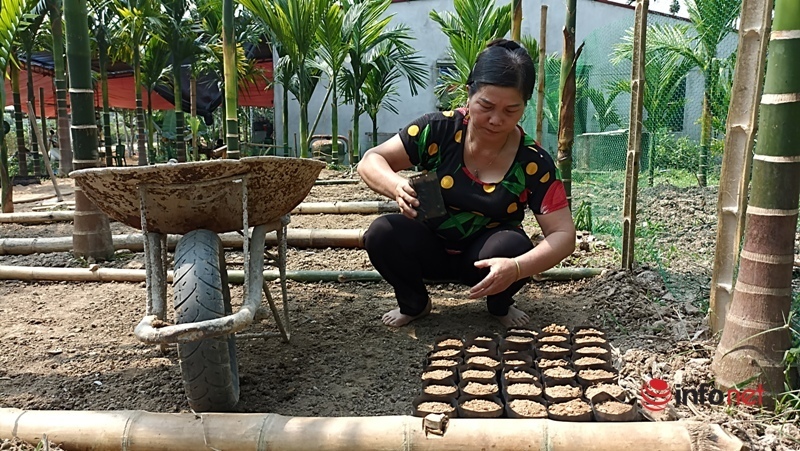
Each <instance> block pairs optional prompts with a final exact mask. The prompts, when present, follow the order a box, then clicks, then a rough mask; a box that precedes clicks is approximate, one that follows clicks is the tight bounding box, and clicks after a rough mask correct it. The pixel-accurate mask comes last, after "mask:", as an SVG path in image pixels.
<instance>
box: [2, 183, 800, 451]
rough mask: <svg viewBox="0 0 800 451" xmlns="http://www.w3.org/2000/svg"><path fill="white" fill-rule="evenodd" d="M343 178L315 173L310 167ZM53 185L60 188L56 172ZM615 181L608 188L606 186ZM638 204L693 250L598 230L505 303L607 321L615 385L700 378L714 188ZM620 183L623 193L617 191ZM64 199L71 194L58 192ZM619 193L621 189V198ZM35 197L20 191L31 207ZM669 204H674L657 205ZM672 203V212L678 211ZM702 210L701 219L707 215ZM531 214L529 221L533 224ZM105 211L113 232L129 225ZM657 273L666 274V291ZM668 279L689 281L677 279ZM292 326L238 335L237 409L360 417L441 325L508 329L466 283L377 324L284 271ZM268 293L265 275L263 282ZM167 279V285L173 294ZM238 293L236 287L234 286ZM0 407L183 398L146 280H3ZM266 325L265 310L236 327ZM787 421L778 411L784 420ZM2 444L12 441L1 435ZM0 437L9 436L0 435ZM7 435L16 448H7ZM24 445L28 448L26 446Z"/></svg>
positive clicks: (307, 265) (388, 410)
mask: <svg viewBox="0 0 800 451" xmlns="http://www.w3.org/2000/svg"><path fill="white" fill-rule="evenodd" d="M343 177H350V178H355V177H357V176H355V175H353V174H348V173H342V172H334V171H327V170H326V171H324V172H323V174H322V178H343ZM62 183H64V184H65V185H66V186H63V185H62V190H63V191H64V192H66V193H71V191H72V189H71V187H70V186H69V185H70V181H69V180H62ZM46 193H52V187H51V186H49V185H46V184H42V185H40V186H28V187H15V200H25V199H32V198H35V197H36V196H37V195H39V194H46ZM617 195H619V194H617ZM642 195H643V196H645V198H640V201H639V202H640V205H641V206H642V208H643V209H645V210H646V211H648V212H651V213H653V214H659V212H664V215H663V217H662V219H661V220H662V222H663V223H665V224H666V227H665V230H664V233H665V234H667V235H666V236H660V237H659V240H664V241H665V242H669V241H670V240H672V242H673V243H675V245H677V246H681V248H684V246H685V249H692V252H691V253H686V256H685V259H686V260H685V261H683V260H681V258H684V257H683V256H682V255H676V256H674V258H673V259H672V260H671V262H672V263H671V267H668V268H662V269H664V271H656V270H654V269H652V268H648V267H646V266H642V267H639V268H637V269H636V270H634V271H632V272H625V271H619V270H616V269H614V268H615V267H616V266H617V265H618V264H619V263H618V262H619V256H618V255H617V254H616V252H615V251H614V250H612V249H611V248H610V247H609V246H607V245H605V244H604V243H602V242H601V241H599V240H593V241H591V242H588V241H587V245H586V246H582V249H579V250H576V252H575V253H574V254H573V255H572V256H571V257H570V258H568V259H567V260H566V261H565V262H564V266H594V267H597V266H599V267H605V268H608V269H609V270H608V271H607V272H605V273H604V274H603V275H602V276H599V277H596V278H591V279H584V280H579V281H574V282H531V283H529V284H528V285H527V286H526V287H525V288H524V289H523V290H522V291H521V292H520V293H519V295H518V297H517V305H518V306H519V307H520V308H521V309H522V310H525V311H526V312H528V313H529V314H530V315H531V318H532V320H531V326H532V327H536V328H542V327H545V326H548V325H550V324H563V325H566V326H567V327H569V328H573V327H576V326H581V325H591V326H594V327H598V328H603V329H604V330H605V331H606V332H607V337H606V338H607V339H608V340H609V343H610V344H612V345H613V346H615V347H616V349H615V352H614V353H613V354H614V358H615V361H616V362H617V364H618V367H619V369H620V384H621V385H623V386H626V387H628V388H630V389H631V390H633V391H635V390H637V388H638V387H640V386H641V384H642V381H643V379H644V378H650V377H661V378H664V379H666V380H668V381H671V380H672V379H673V377H674V376H675V374H676V372H678V371H680V372H681V375H682V378H683V383H684V384H692V383H700V382H706V381H709V380H711V375H710V369H709V368H710V358H711V357H712V356H713V350H714V348H713V341H711V340H709V338H708V337H707V330H706V322H705V320H704V312H702V311H701V308H698V307H700V306H699V305H698V302H697V301H698V299H700V300H702V299H703V295H705V298H706V299H707V292H708V279H709V277H710V269H709V268H710V262H711V260H712V256H713V240H714V227H715V224H710V223H709V221H710V220H712V219H713V218H714V217H715V204H716V197H717V194H716V189H715V188H708V189H700V188H694V189H689V190H680V189H677V188H674V187H671V186H661V187H656V188H653V189H652V190H650V191H647V190H644V191H643V194H642ZM619 196H621V195H619ZM66 200H72V196H71V195H70V194H67V196H66ZM357 200H358V201H365V200H385V199H383V198H382V197H381V196H379V195H377V194H375V193H373V192H372V191H370V190H369V189H368V188H367V187H366V186H365V185H364V184H363V183H358V184H355V185H320V186H315V187H314V188H313V189H312V191H311V194H310V195H309V196H308V198H307V199H306V201H357ZM620 202H621V197H620ZM42 204H43V202H42V201H38V202H30V203H20V204H18V205H16V211H30V210H31V209H32V208H33V207H34V206H40V205H42ZM666 212H671V213H670V214H667V213H666ZM675 212H679V213H680V214H676V213H675ZM376 216H377V215H294V216H293V217H292V223H291V224H290V227H296V228H321V229H324V228H366V227H367V226H368V225H369V224H370V222H371V221H372V220H373V219H374V218H375V217H376ZM709 218H711V219H709ZM533 223H534V221H533V219H532V218H530V219H527V220H526V223H525V227H526V230H527V231H528V232H529V233H530V234H531V235H532V236H535V235H536V234H537V232H538V231H537V230H536V228H535V227H534V226H533ZM135 232H137V231H136V230H133V229H130V228H128V227H126V226H124V225H122V224H118V223H112V233H115V234H119V233H135ZM71 233H72V225H71V223H53V224H46V225H14V224H0V238H20V237H57V236H70V235H71ZM226 260H227V261H228V266H229V269H230V268H233V269H241V266H242V262H243V258H242V255H241V252H228V253H227V254H226ZM89 263H91V262H86V261H84V260H82V259H78V258H75V257H73V256H72V255H71V254H69V253H52V254H34V255H0V265H20V266H46V267H86V266H88V264H89ZM99 264H100V265H101V266H102V267H115V268H137V269H141V268H143V267H144V257H143V254H141V253H131V252H127V251H120V252H118V253H117V255H116V258H115V260H114V261H111V262H99ZM288 269H290V270H310V269H316V270H372V269H373V268H372V266H371V264H370V262H369V259H368V257H367V255H366V252H365V251H364V250H362V249H331V248H328V249H290V250H289V256H288ZM662 275H666V277H668V278H669V279H670V280H669V283H670V284H672V285H674V286H683V287H686V290H677V291H676V290H668V289H667V287H666V285H665V280H664V277H662ZM681 281H687V282H686V283H685V284H681ZM288 285H289V287H288V289H289V295H290V298H291V307H290V310H291V317H292V327H293V329H294V334H293V336H292V340H291V343H282V342H280V341H279V340H278V339H266V340H265V339H254V340H238V341H237V350H238V351H237V358H238V362H239V372H240V379H241V399H240V401H239V404H238V406H237V407H236V410H237V411H238V412H273V413H278V414H281V415H290V416H366V415H399V414H411V413H412V405H411V402H412V399H413V398H414V397H415V396H416V395H418V394H419V393H420V382H421V381H420V375H421V372H422V369H423V364H424V357H425V355H426V353H427V352H429V351H431V350H432V349H433V344H434V340H435V339H436V338H437V337H441V336H450V337H466V336H469V335H473V336H474V335H475V334H500V335H502V334H503V333H505V330H504V329H503V328H502V327H501V326H500V325H499V324H498V323H497V322H495V321H494V320H493V319H492V318H491V317H490V315H489V314H488V313H487V312H486V308H485V305H484V303H483V302H482V301H473V300H469V299H467V292H468V287H465V286H457V285H451V284H440V285H431V286H430V287H429V288H430V293H431V298H432V301H433V311H432V313H431V315H429V316H428V317H426V318H423V319H420V320H418V321H415V322H414V323H412V324H411V325H409V326H406V327H403V328H399V329H392V328H388V327H386V326H384V325H383V324H382V323H381V321H380V318H381V315H382V314H383V313H384V312H386V311H387V310H390V309H392V308H394V307H395V305H396V304H395V301H394V298H393V293H392V290H391V287H390V286H389V285H388V284H386V283H384V282H380V283H366V282H348V283H332V282H331V283H300V282H292V281H290V282H289V284H288ZM272 288H273V290H274V291H273V292H278V284H277V283H273V285H272ZM171 296H172V292H171V289H170V290H169V293H168V298H169V299H170V300H169V301H168V303H169V304H170V305H171ZM232 297H233V299H234V302H235V303H236V305H235V306H234V308H236V307H237V306H238V304H239V303H240V302H241V299H242V290H241V287H240V286H233V287H232ZM0 299H2V302H0V347H2V349H3V352H2V353H0V407H15V408H21V409H58V410H71V409H79V410H111V409H126V410H130V409H143V410H148V411H153V412H185V411H188V405H187V403H186V400H185V397H184V393H183V387H182V384H181V377H180V369H179V362H178V359H177V356H176V352H175V350H174V348H171V349H168V350H167V352H166V353H162V352H161V351H160V350H159V349H157V348H156V347H154V346H148V345H145V344H142V343H140V342H139V341H137V339H136V338H135V337H134V335H133V328H134V326H135V325H136V324H137V323H138V321H139V320H140V319H141V317H142V315H143V314H144V307H145V288H144V284H143V283H67V282H24V281H0ZM266 330H275V324H274V321H272V320H271V319H269V318H268V319H266V320H264V321H263V322H262V323H260V324H256V325H253V326H252V327H251V328H250V329H248V330H247V332H258V331H266ZM673 414H674V416H676V417H679V418H693V419H699V420H702V421H709V422H716V423H720V424H723V427H724V428H725V429H726V430H728V431H730V432H731V433H733V434H735V435H737V436H738V437H740V438H741V439H742V440H745V441H746V442H748V444H749V446H750V447H751V449H754V450H767V449H771V450H788V449H797V447H798V442H797V440H800V432H798V428H797V427H796V425H793V424H789V423H786V422H785V421H781V420H780V419H779V420H776V421H773V424H770V422H769V421H766V420H764V421H752V420H753V418H755V417H754V416H753V412H748V411H745V410H742V409H740V410H734V411H733V412H727V411H726V409H725V408H724V407H709V406H696V407H693V408H692V409H689V408H686V407H685V406H681V407H679V408H678V409H677V410H675V412H674V413H673ZM784 423H785V424H784ZM8 443H9V445H8V446H9V447H8V448H4V449H25V448H24V446H25V445H22V444H19V443H16V442H14V443H12V442H8ZM4 446H6V443H5V442H4ZM15 446H16V448H15ZM30 449H32V448H30Z"/></svg>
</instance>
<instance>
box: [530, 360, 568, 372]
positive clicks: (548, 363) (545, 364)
mask: <svg viewBox="0 0 800 451" xmlns="http://www.w3.org/2000/svg"><path fill="white" fill-rule="evenodd" d="M536 364H537V365H539V370H541V371H544V370H545V369H547V368H553V367H556V366H569V362H568V361H567V360H566V359H539V361H538V362H537V363H536Z"/></svg>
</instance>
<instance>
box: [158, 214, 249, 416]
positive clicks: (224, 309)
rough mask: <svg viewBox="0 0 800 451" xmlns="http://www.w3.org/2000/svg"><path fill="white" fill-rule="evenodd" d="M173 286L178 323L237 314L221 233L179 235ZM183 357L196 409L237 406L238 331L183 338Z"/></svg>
mask: <svg viewBox="0 0 800 451" xmlns="http://www.w3.org/2000/svg"><path fill="white" fill-rule="evenodd" d="M172 289H173V292H174V295H175V303H174V306H175V318H176V323H177V324H185V323H194V322H197V321H204V320H209V319H216V318H221V317H223V316H226V315H229V314H231V312H232V310H231V295H230V289H229V287H228V273H227V271H226V270H225V252H224V249H223V247H222V242H221V241H220V239H219V236H217V234H216V233H214V232H212V231H210V230H194V231H192V232H189V233H187V234H186V235H184V236H183V238H181V239H180V241H178V244H177V246H176V248H175V276H174V279H173V282H172ZM178 358H179V359H180V365H181V376H182V378H183V386H184V389H185V391H186V397H187V398H188V400H189V406H190V407H191V408H192V409H194V410H195V411H197V412H223V411H229V410H231V409H233V407H234V406H235V405H236V403H237V402H238V401H239V369H238V366H237V363H236V337H235V335H234V334H230V335H223V336H218V337H213V338H207V339H205V340H200V341H195V342H191V343H185V344H178Z"/></svg>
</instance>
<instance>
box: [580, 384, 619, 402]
mask: <svg viewBox="0 0 800 451" xmlns="http://www.w3.org/2000/svg"><path fill="white" fill-rule="evenodd" d="M624 392H625V389H623V388H622V387H620V386H619V385H615V384H597V385H592V386H591V387H587V388H586V397H587V398H589V399H592V398H594V396H595V395H596V394H598V393H608V394H609V395H611V396H613V397H615V398H619V397H620V396H622V394H623V393H624Z"/></svg>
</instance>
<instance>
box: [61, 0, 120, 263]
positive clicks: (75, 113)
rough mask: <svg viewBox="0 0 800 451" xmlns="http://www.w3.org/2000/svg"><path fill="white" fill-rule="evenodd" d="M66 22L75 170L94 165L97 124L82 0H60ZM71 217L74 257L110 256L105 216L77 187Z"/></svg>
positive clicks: (111, 248)
mask: <svg viewBox="0 0 800 451" xmlns="http://www.w3.org/2000/svg"><path fill="white" fill-rule="evenodd" d="M64 17H65V18H66V22H67V24H68V25H67V27H66V28H67V60H68V61H69V78H70V82H71V88H70V100H71V102H70V103H71V104H72V127H71V132H72V142H74V143H75V161H74V164H75V169H86V168H93V167H97V124H96V123H95V113H94V89H92V56H91V50H90V46H89V26H88V23H87V21H86V17H87V12H86V0H70V1H66V2H64ZM75 211H76V215H75V220H74V226H73V227H74V229H73V234H72V247H73V251H74V253H75V255H76V256H79V257H83V258H89V257H91V258H94V259H96V260H108V259H111V258H112V257H113V256H114V245H113V242H112V239H111V228H110V227H109V223H108V217H107V216H106V215H105V214H104V213H103V212H102V211H100V210H99V209H98V208H97V207H96V206H95V205H94V203H92V202H91V201H90V200H89V198H88V197H86V194H85V193H84V192H83V190H81V189H80V187H78V186H76V187H75Z"/></svg>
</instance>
